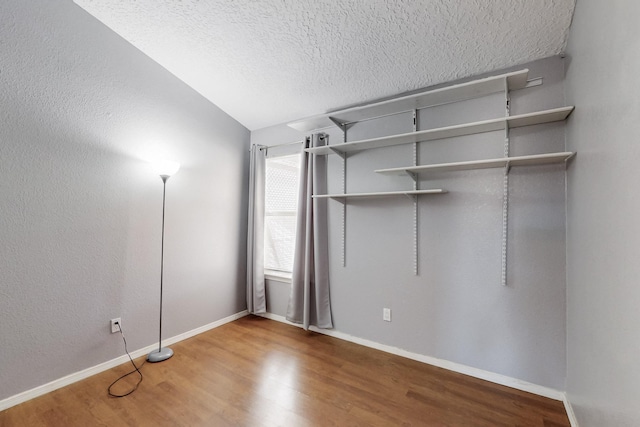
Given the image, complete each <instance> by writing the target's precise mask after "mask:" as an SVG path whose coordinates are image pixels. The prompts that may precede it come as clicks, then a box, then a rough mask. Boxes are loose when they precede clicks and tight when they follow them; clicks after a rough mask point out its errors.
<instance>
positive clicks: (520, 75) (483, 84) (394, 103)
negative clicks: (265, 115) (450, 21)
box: [289, 69, 529, 132]
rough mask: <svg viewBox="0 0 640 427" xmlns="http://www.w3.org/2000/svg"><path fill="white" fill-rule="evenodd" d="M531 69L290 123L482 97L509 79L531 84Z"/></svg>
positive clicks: (313, 124)
mask: <svg viewBox="0 0 640 427" xmlns="http://www.w3.org/2000/svg"><path fill="white" fill-rule="evenodd" d="M528 75H529V70H527V69H524V70H520V71H514V72H511V73H505V74H500V75H497V76H492V77H487V78H484V79H479V80H474V81H470V82H466V83H461V84H457V85H453V86H448V87H443V88H440V89H434V90H430V91H426V92H420V93H416V94H412V95H406V96H403V97H400V98H394V99H390V100H386V101H380V102H374V103H371V104H367V105H362V106H359V107H352V108H347V109H344V110H339V111H335V112H332V113H327V114H322V115H318V116H312V117H308V118H306V119H302V120H298V121H295V122H292V123H289V127H292V128H294V129H296V130H299V131H302V132H308V131H311V130H315V129H324V128H328V127H332V126H335V125H336V124H343V125H344V124H349V123H353V122H358V121H361V120H368V119H373V118H376V117H383V116H388V115H391V114H397V113H401V112H404V111H411V110H416V109H421V108H427V107H433V106H436V105H442V104H450V103H452V102H458V101H464V100H466V99H473V98H479V97H482V96H486V95H489V94H492V93H497V92H502V91H504V90H505V79H506V82H507V86H508V89H509V90H515V89H522V88H524V87H526V86H527V77H528Z"/></svg>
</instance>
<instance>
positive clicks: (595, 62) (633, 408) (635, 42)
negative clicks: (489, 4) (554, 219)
mask: <svg viewBox="0 0 640 427" xmlns="http://www.w3.org/2000/svg"><path fill="white" fill-rule="evenodd" d="M638 16H640V4H639V3H638V2H636V1H632V0H627V1H625V0H615V1H609V2H601V1H596V0H580V1H578V2H577V6H576V12H575V17H574V21H573V26H572V29H571V35H570V38H569V45H568V48H567V51H568V54H569V57H568V59H569V66H568V70H567V79H566V82H567V83H566V92H567V102H570V103H575V104H576V105H577V106H578V107H577V110H576V112H575V113H574V115H573V117H572V118H571V119H570V121H569V126H568V132H567V145H568V147H569V148H570V149H572V150H577V151H578V157H577V158H576V161H575V162H574V165H573V166H572V167H571V168H570V170H569V174H568V193H567V194H568V201H567V204H568V206H567V207H568V230H567V231H568V233H567V276H568V281H567V287H568V297H567V305H568V315H567V320H568V327H567V342H568V346H567V356H568V361H567V366H568V370H567V393H568V397H569V399H570V401H571V403H572V405H573V408H574V410H575V412H576V416H577V418H578V421H579V423H580V425H581V426H604V425H608V426H638V425H640V406H639V405H638V397H639V396H640V363H639V361H638V355H640V332H639V328H638V325H640V286H639V284H638V278H639V277H640V263H639V262H638V253H639V252H640V246H639V243H638V242H639V239H638V236H640V221H638V218H639V216H638V212H640V198H638V195H637V192H636V185H638V184H637V183H638V181H639V180H640V168H638V164H637V161H638V159H639V158H640V149H639V148H638V147H640V145H639V143H640V101H639V100H640V83H639V81H638V75H640V57H639V56H638V52H640V27H639V26H638Z"/></svg>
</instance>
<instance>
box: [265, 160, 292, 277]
mask: <svg viewBox="0 0 640 427" xmlns="http://www.w3.org/2000/svg"><path fill="white" fill-rule="evenodd" d="M266 166H267V167H266V177H265V178H266V179H265V227H264V254H265V255H264V267H265V269H267V270H276V271H286V272H291V270H292V267H293V251H294V246H295V238H296V213H297V208H298V184H299V179H300V176H299V175H300V155H299V154H295V155H292V156H283V157H274V158H270V159H267V164H266Z"/></svg>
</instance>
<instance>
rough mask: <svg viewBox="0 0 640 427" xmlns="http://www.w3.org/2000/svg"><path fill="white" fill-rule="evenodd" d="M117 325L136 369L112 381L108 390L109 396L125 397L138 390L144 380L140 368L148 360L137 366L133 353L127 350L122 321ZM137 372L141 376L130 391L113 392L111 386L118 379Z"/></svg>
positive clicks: (125, 347) (125, 349) (125, 346)
mask: <svg viewBox="0 0 640 427" xmlns="http://www.w3.org/2000/svg"><path fill="white" fill-rule="evenodd" d="M116 325H118V331H120V335H122V341H124V351H125V352H126V353H127V356H129V360H130V361H131V364H132V365H133V367H134V368H135V369H134V370H133V371H131V372H128V373H126V374H124V375H122V376H121V377H120V378H118V379H117V380H115V381H114V382H112V383H111V385H110V386H109V388H108V389H107V392H108V393H109V396H111V397H125V396H129V395H130V394H131V393H133V392H134V391H136V390H137V389H138V386H139V385H140V383H141V382H142V372H140V368H142V366H144V364H145V362H146V361H145V362H143V363H142V365H140V367H138V366H136V364H135V362H134V361H133V359H132V358H131V355H130V354H129V350H127V340H126V339H125V337H124V332H123V331H122V325H121V324H120V322H116ZM136 372H137V373H138V375H140V378H139V379H138V382H137V383H136V385H135V386H134V387H133V388H132V389H131V390H130V391H128V392H127V393H125V394H116V393H113V392H112V391H111V387H113V386H114V385H116V384H117V383H118V381H120V380H121V379H123V378H126V377H128V376H129V375H131V374H135V373H136Z"/></svg>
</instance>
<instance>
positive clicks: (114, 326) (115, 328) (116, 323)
mask: <svg viewBox="0 0 640 427" xmlns="http://www.w3.org/2000/svg"><path fill="white" fill-rule="evenodd" d="M121 324H122V320H120V318H119V317H116V318H115V319H111V333H112V334H115V333H116V332H120V325H121Z"/></svg>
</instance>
